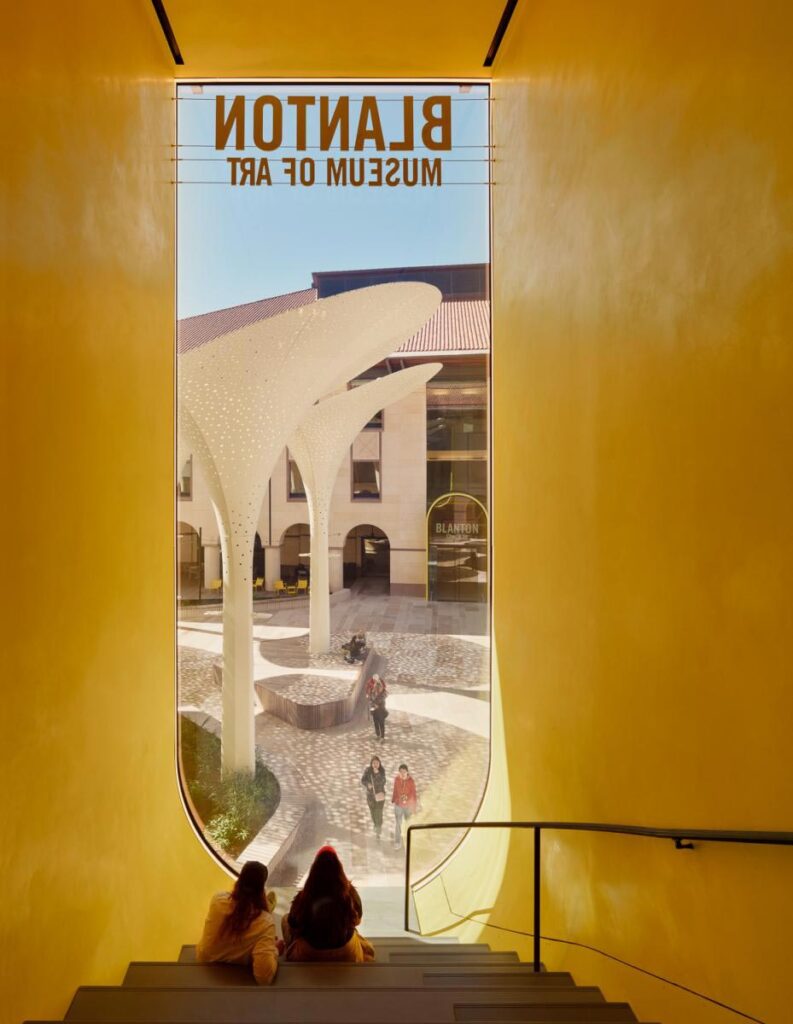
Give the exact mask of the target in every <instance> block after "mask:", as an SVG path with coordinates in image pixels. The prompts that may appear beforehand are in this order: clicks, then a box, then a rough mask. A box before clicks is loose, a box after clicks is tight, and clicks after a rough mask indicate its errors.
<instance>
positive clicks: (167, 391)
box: [0, 0, 224, 1024]
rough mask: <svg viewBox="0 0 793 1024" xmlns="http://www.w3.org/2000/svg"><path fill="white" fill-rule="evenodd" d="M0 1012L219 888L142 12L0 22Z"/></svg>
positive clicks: (24, 15)
mask: <svg viewBox="0 0 793 1024" xmlns="http://www.w3.org/2000/svg"><path fill="white" fill-rule="evenodd" d="M2 36H3V44H4V45H3V49H4V53H3V72H4V78H5V81H6V90H5V94H6V95H5V99H4V105H3V106H4V111H3V113H4V119H5V122H6V124H5V127H4V131H3V143H4V147H3V148H4V155H3V160H2V161H0V175H1V176H2V179H3V185H2V188H3V193H4V196H5V198H6V199H7V201H8V205H7V208H6V212H5V213H4V220H3V236H4V254H3V265H4V272H3V289H4V301H3V307H4V311H5V314H6V315H5V317H4V319H5V324H4V330H3V338H2V345H3V363H4V369H5V372H4V394H3V399H2V408H3V419H4V424H3V429H2V435H3V451H4V471H3V477H4V484H5V486H4V491H5V493H4V497H3V500H2V503H0V504H1V505H2V514H3V520H4V522H3V529H2V536H3V548H4V556H3V586H2V591H3V603H4V610H3V616H2V617H3V623H4V625H5V626H7V627H9V628H8V629H7V631H6V638H5V639H4V641H3V672H2V679H3V685H2V712H1V713H0V722H2V734H1V735H0V758H2V763H3V766H2V801H1V802H0V803H1V809H0V857H1V859H0V877H2V880H3V890H4V896H3V911H2V914H0V920H1V922H2V923H0V949H1V950H2V954H0V1019H2V1020H3V1021H4V1022H14V1024H16V1022H18V1021H20V1020H22V1019H23V1018H40V1019H41V1018H53V1017H60V1016H62V1014H63V1013H64V1012H65V1010H66V1008H67V1006H68V1001H69V999H70V998H71V995H72V993H73V992H74V989H75V987H76V986H77V985H78V984H80V983H117V982H119V981H120V980H121V977H122V970H123V968H124V966H125V965H126V964H127V962H128V961H129V960H130V959H131V958H135V957H146V958H157V957H170V956H173V955H174V954H175V953H176V951H177V949H178V947H179V944H180V943H181V942H183V941H189V940H190V939H191V937H193V936H195V935H196V934H197V931H198V929H200V925H201V921H202V917H203V912H204V910H205V907H206V901H207V899H208V896H209V894H210V893H211V892H212V891H214V890H215V889H216V888H218V887H222V886H221V884H220V883H222V882H223V881H224V876H223V875H222V873H221V872H220V871H219V870H218V869H217V868H215V867H214V866H213V865H212V863H211V861H210V859H209V857H208V856H207V855H206V853H205V852H204V851H203V850H202V849H201V847H200V846H199V843H198V841H197V840H196V839H195V837H194V836H193V834H192V831H191V829H190V827H189V825H188V823H187V820H186V819H185V816H184V813H183V811H182V809H181V806H180V802H179V797H178V792H177V786H176V777H175V770H174V750H173V748H174V739H173V721H174V713H173V703H174V685H173V679H174V676H173V647H172V644H173V608H172V594H173V587H172V557H173V555H172V533H171V528H170V524H171V522H172V510H173V504H172V502H173V493H174V485H173V472H172V464H171V463H172V459H171V450H170V447H171V438H172V432H173V401H172V390H173V371H172V361H173V355H172V352H173V346H172V339H173V229H172V223H173V219H172V198H173V197H172V190H171V187H170V186H169V184H168V181H169V178H170V177H171V165H170V163H169V158H170V155H171V151H170V149H169V146H170V143H171V142H172V139H173V103H172V101H171V95H172V81H171V79H172V73H173V64H172V63H171V61H170V57H169V56H168V54H167V50H166V49H165V47H164V44H163V43H162V37H161V35H160V33H159V30H158V28H157V26H156V23H155V22H154V19H153V16H152V15H151V11H150V5H149V4H147V3H143V2H137V0H121V2H116V3H113V4H111V5H109V4H107V3H103V2H101V0H84V2H81V3H80V4H79V5H70V4H63V3H56V2H49V3H45V4H13V5H10V6H9V5H7V9H6V10H5V11H4V15H3V32H2Z"/></svg>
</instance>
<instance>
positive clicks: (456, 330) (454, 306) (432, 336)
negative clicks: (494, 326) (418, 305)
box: [399, 299, 490, 355]
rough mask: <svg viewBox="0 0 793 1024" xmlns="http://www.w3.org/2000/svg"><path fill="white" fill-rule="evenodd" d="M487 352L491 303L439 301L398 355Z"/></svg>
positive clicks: (474, 300)
mask: <svg viewBox="0 0 793 1024" xmlns="http://www.w3.org/2000/svg"><path fill="white" fill-rule="evenodd" d="M489 350H490V303H489V302H488V300H487V299H467V300H462V301H458V302H442V303H441V304H440V306H439V307H438V310H437V312H436V313H435V314H434V315H433V316H431V317H430V319H429V320H428V321H427V322H426V324H424V326H423V327H422V328H421V330H420V331H418V332H417V333H416V334H414V335H413V337H412V338H409V339H408V340H407V341H406V342H405V344H404V345H403V346H402V347H401V348H400V349H399V352H400V354H408V353H410V354H411V355H416V354H418V353H421V354H427V355H434V354H435V353H436V352H445V353H446V354H447V355H451V354H453V353H459V354H467V353H470V352H488V351H489Z"/></svg>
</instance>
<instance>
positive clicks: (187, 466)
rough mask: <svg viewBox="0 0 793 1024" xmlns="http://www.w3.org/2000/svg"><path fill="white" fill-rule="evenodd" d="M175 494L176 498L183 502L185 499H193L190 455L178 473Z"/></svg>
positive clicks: (191, 459)
mask: <svg viewBox="0 0 793 1024" xmlns="http://www.w3.org/2000/svg"><path fill="white" fill-rule="evenodd" d="M176 493H177V496H178V497H179V498H180V499H181V500H182V501H184V500H185V499H186V498H192V497H193V456H192V455H191V456H190V458H189V459H187V460H186V461H185V462H184V463H183V465H182V470H181V472H180V473H179V479H178V480H177V481H176Z"/></svg>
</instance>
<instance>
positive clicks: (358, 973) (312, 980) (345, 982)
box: [124, 961, 573, 988]
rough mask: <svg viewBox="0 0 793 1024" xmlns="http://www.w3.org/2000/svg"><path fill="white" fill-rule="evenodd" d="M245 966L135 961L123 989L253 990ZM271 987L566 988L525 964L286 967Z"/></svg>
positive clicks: (562, 976)
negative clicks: (241, 987)
mask: <svg viewBox="0 0 793 1024" xmlns="http://www.w3.org/2000/svg"><path fill="white" fill-rule="evenodd" d="M255 984H256V982H255V980H254V978H253V974H252V972H251V968H250V967H240V966H236V965H232V964H183V963H156V962H145V961H137V962H133V963H131V964H130V965H129V968H128V969H127V973H126V975H125V977H124V985H125V986H126V987H129V988H155V987H160V988H213V987H218V986H235V985H255ZM275 984H276V985H277V986H278V987H279V988H296V987H299V986H301V985H302V986H305V987H307V988H331V987H333V986H336V987H338V988H379V987H394V988H396V987H400V986H402V987H404V988H420V987H422V986H429V987H447V988H448V987H452V988H454V987H457V988H484V987H488V986H491V987H492V986H498V985H505V984H506V985H510V986H512V987H516V986H518V987H523V986H524V985H531V986H538V985H539V986H546V987H551V988H561V987H565V986H568V987H569V986H572V985H573V979H572V977H571V976H570V975H569V974H567V973H563V972H558V973H550V972H545V973H542V974H535V973H534V971H532V969H531V965H529V964H496V965H495V966H493V967H480V966H476V967H470V966H466V967H464V968H459V967H458V968H457V969H454V968H451V967H433V966H427V965H421V966H416V965H412V964H386V963H377V962H375V963H373V964H290V963H281V964H280V966H279V970H278V978H277V980H276V982H275Z"/></svg>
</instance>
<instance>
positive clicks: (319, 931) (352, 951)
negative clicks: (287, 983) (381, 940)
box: [281, 846, 375, 963]
mask: <svg viewBox="0 0 793 1024" xmlns="http://www.w3.org/2000/svg"><path fill="white" fill-rule="evenodd" d="M362 914H363V908H362V906H361V897H360V896H359V895H358V891H357V889H356V888H355V886H354V885H353V884H352V882H351V881H350V880H349V878H348V877H347V876H346V875H345V873H344V868H343V867H342V866H341V861H340V860H339V858H338V856H337V855H336V851H335V850H334V849H333V847H332V846H323V847H322V848H321V849H320V850H318V851H317V855H316V857H315V858H314V863H313V864H312V865H311V869H310V871H309V873H308V878H306V884H305V885H304V886H303V888H302V889H301V891H300V892H299V893H298V894H297V896H295V898H294V899H293V900H292V906H291V907H290V909H289V914H288V916H287V917H285V918H284V919H283V920H282V922H281V930H282V931H283V934H284V940H285V942H286V945H287V949H286V959H287V960H301V961H307V960H309V961H310V960H331V961H351V962H353V963H363V962H364V961H366V960H374V958H375V954H374V948H373V947H372V945H371V943H369V942H367V941H366V939H365V938H364V937H363V936H362V935H359V934H358V932H357V930H356V928H357V926H358V924H359V923H360V921H361V917H362Z"/></svg>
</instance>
